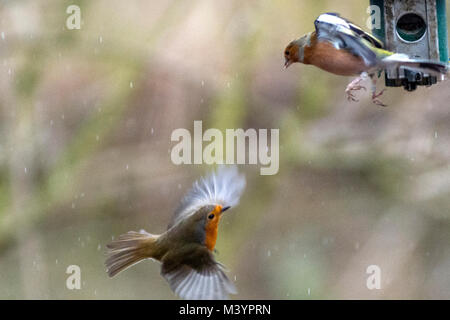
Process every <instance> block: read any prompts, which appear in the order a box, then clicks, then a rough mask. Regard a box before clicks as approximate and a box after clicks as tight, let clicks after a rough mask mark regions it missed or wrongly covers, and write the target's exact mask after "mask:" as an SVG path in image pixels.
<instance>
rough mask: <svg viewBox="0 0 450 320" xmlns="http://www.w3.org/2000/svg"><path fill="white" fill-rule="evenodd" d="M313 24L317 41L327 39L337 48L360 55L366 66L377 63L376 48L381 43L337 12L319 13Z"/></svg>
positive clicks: (380, 46) (380, 47) (379, 46)
mask: <svg viewBox="0 0 450 320" xmlns="http://www.w3.org/2000/svg"><path fill="white" fill-rule="evenodd" d="M314 25H315V27H316V33H317V38H318V40H319V41H328V42H330V43H332V44H333V45H334V46H335V47H336V48H337V49H344V50H348V51H350V52H351V53H352V54H354V55H357V56H360V57H361V58H362V59H363V60H364V62H365V64H366V65H367V66H373V65H375V64H376V63H377V60H378V57H377V50H376V49H382V48H383V43H382V42H381V41H380V40H378V39H377V38H375V37H374V36H372V35H371V34H369V33H367V32H365V31H364V30H362V29H361V28H360V27H358V26H357V25H355V24H353V23H352V22H350V21H348V20H347V19H344V18H342V17H341V16H339V14H337V13H324V14H321V15H320V16H319V17H318V18H317V19H316V21H315V22H314ZM375 48H376V49H375ZM374 49H375V50H374Z"/></svg>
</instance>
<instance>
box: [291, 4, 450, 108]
mask: <svg viewBox="0 0 450 320" xmlns="http://www.w3.org/2000/svg"><path fill="white" fill-rule="evenodd" d="M314 25H315V31H312V32H310V33H308V34H306V35H304V36H303V37H301V38H299V39H297V40H294V41H292V42H291V43H289V45H288V46H287V47H286V49H285V51H284V57H285V59H286V62H285V65H284V66H285V68H287V67H289V66H290V65H291V64H292V63H294V62H301V63H304V64H312V65H314V66H316V67H319V68H320V69H323V70H325V71H328V72H331V73H334V74H337V75H342V76H356V75H359V76H358V77H357V78H356V79H354V80H353V81H352V82H350V84H349V85H348V86H347V88H346V90H345V93H346V95H347V99H348V100H349V101H358V100H357V99H356V98H355V95H354V94H353V92H354V91H357V90H361V89H364V90H366V88H365V87H364V86H362V85H361V84H360V83H361V81H362V80H363V79H365V78H366V77H367V76H369V77H370V78H371V80H372V81H371V84H372V101H373V103H375V104H377V105H380V106H385V104H383V103H382V102H381V101H380V100H379V99H378V97H379V96H381V95H382V94H383V92H384V91H385V89H384V90H382V91H380V92H379V93H377V92H376V81H377V77H379V75H380V73H381V71H382V70H384V69H386V68H391V67H397V68H398V67H401V66H404V67H407V68H408V69H412V70H415V71H421V72H424V73H429V74H431V75H436V76H437V75H440V74H446V72H447V65H446V64H442V63H437V62H433V61H428V60H417V59H411V58H409V57H408V56H407V55H405V54H401V53H394V52H390V51H387V50H385V49H384V45H383V43H382V42H381V41H380V40H378V39H377V38H375V37H374V36H372V35H371V34H369V33H367V32H365V31H363V30H362V29H361V28H360V27H358V26H356V25H355V24H353V23H352V22H350V21H348V20H347V19H344V18H342V17H341V16H340V15H339V14H336V13H324V14H321V15H320V16H319V17H318V18H317V19H316V21H315V22H314Z"/></svg>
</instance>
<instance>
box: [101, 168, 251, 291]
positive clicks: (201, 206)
mask: <svg viewBox="0 0 450 320" xmlns="http://www.w3.org/2000/svg"><path fill="white" fill-rule="evenodd" d="M244 188H245V177H244V176H243V175H240V174H239V173H238V171H237V168H236V167H234V166H233V167H220V168H219V170H218V171H217V172H213V173H211V174H210V175H209V176H208V177H206V178H202V179H200V180H198V181H196V182H195V183H194V185H193V187H192V188H191V190H190V191H189V192H188V193H187V195H186V196H185V198H184V199H183V200H182V201H181V203H180V205H179V207H178V209H177V210H176V211H175V213H174V215H173V218H172V221H171V223H170V224H169V226H168V228H167V231H166V232H164V233H163V234H160V235H154V234H150V233H148V232H146V231H144V230H141V231H140V232H133V231H130V232H128V233H126V234H123V235H121V236H119V237H118V239H117V240H115V241H113V242H111V243H109V244H108V245H107V248H108V252H107V254H108V258H107V260H106V262H105V264H106V267H107V272H108V275H109V276H110V277H113V276H115V275H116V274H118V273H119V272H121V271H123V270H125V269H126V268H128V267H130V266H132V265H134V264H136V263H138V262H140V261H142V260H144V259H153V260H157V261H159V262H161V264H162V265H161V275H162V276H163V277H164V278H165V279H166V280H167V282H168V283H169V285H170V288H171V289H172V290H173V291H174V292H175V293H176V294H177V295H178V296H179V297H181V298H183V299H195V300H204V299H226V298H227V297H228V294H235V293H236V288H235V286H234V284H233V283H232V282H231V281H230V280H229V279H228V277H227V276H226V275H225V272H224V266H223V265H222V264H220V263H219V262H217V261H216V260H215V259H214V255H213V251H214V247H215V245H216V239H217V233H218V226H219V222H220V219H221V217H222V214H223V213H224V212H226V211H227V210H228V209H230V207H231V206H235V205H237V204H238V202H239V198H240V196H241V194H242V192H243V190H244Z"/></svg>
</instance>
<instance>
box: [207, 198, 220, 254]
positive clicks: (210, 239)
mask: <svg viewBox="0 0 450 320" xmlns="http://www.w3.org/2000/svg"><path fill="white" fill-rule="evenodd" d="M211 214H212V215H214V216H213V218H212V219H209V218H208V221H207V223H206V227H205V246H206V247H207V248H208V249H209V250H210V251H213V250H214V247H215V246H216V240H217V233H218V230H219V221H220V217H221V214H222V206H219V205H218V206H216V207H215V209H214V210H213V211H212V212H211Z"/></svg>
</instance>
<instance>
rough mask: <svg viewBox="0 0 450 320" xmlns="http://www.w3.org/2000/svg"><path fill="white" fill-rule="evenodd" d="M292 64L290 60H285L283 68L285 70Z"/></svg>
mask: <svg viewBox="0 0 450 320" xmlns="http://www.w3.org/2000/svg"><path fill="white" fill-rule="evenodd" d="M291 64H292V60H289V59H286V61H285V63H284V68H285V69H287V67H289V66H290V65H291Z"/></svg>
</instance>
